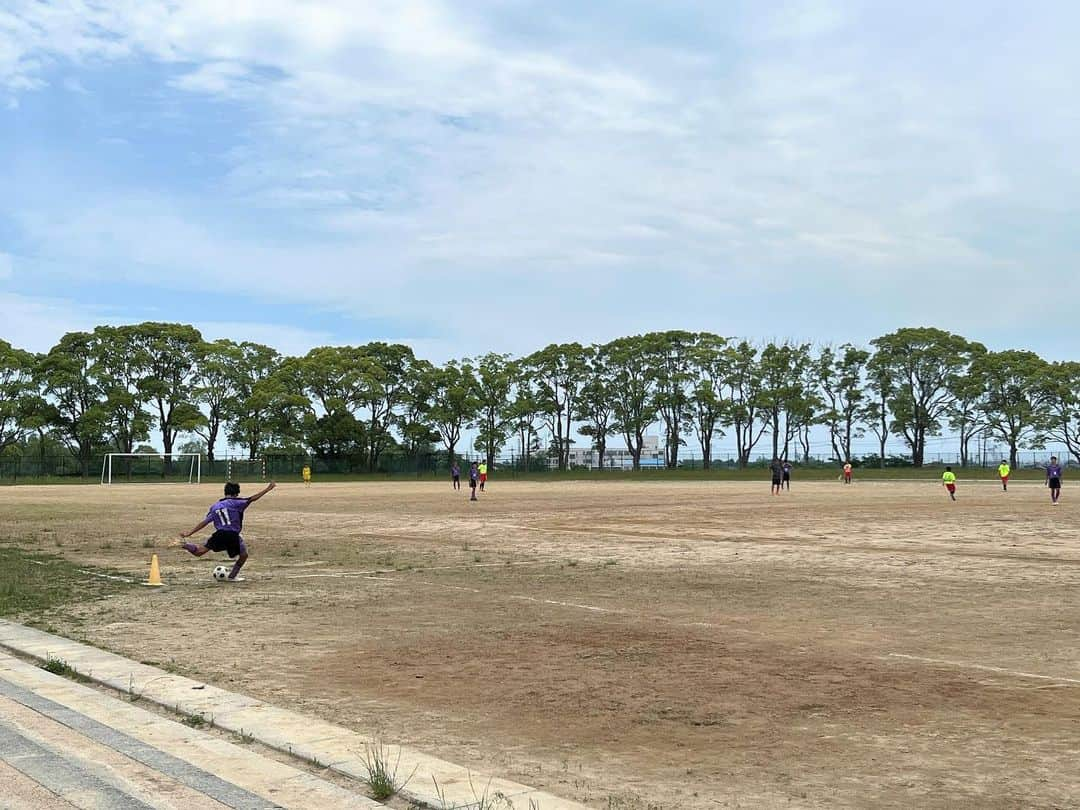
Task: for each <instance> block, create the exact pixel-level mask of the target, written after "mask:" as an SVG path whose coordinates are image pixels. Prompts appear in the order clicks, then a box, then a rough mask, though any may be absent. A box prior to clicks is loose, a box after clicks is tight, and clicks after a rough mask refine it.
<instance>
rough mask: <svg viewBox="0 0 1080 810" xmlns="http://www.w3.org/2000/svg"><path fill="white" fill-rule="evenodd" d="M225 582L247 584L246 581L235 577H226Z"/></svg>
mask: <svg viewBox="0 0 1080 810" xmlns="http://www.w3.org/2000/svg"><path fill="white" fill-rule="evenodd" d="M226 582H247V580H246V579H244V578H243V577H241V576H236V577H226Z"/></svg>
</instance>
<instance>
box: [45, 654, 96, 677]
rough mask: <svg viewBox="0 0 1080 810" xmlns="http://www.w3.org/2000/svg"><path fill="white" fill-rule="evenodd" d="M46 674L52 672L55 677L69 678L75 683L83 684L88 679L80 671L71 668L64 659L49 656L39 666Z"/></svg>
mask: <svg viewBox="0 0 1080 810" xmlns="http://www.w3.org/2000/svg"><path fill="white" fill-rule="evenodd" d="M38 666H40V667H41V668H42V669H43V670H45V671H46V672H51V673H52V674H53V675H59V676H60V677H61V678H69V679H71V680H73V681H79V682H80V683H83V682H85V681H86V678H85V677H83V676H82V675H80V674H79V671H78V670H77V669H75V667H73V666H71V664H69V663H68V662H67V661H65V660H64V659H63V658H54V657H53V656H51V655H49V656H47V657H46V658H45V660H44V661H42V662H41V663H40V664H38Z"/></svg>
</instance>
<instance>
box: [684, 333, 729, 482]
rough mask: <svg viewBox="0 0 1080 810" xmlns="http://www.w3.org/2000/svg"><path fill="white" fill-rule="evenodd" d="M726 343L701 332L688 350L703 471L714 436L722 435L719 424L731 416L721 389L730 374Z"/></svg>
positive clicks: (692, 409)
mask: <svg viewBox="0 0 1080 810" xmlns="http://www.w3.org/2000/svg"><path fill="white" fill-rule="evenodd" d="M727 346H728V341H727V338H723V337H720V336H719V335H713V334H710V333H708V332H702V333H701V334H699V335H698V336H697V340H696V341H695V342H694V345H693V347H692V348H691V350H690V373H691V379H692V383H691V384H692V391H691V395H690V418H691V422H692V424H693V427H694V433H695V434H696V436H697V440H698V444H699V445H700V446H701V464H702V467H704V468H705V469H706V470H708V469H710V468H711V467H712V443H713V439H715V438H717V437H718V436H723V430H722V429H721V426H722V425H723V424H725V422H726V421H728V420H730V418H731V417H730V408H731V403H730V401H729V400H728V399H725V397H724V392H723V388H724V385H725V380H727V379H728V378H729V377H730V374H731V370H730V368H729V367H728V363H729V361H730V359H731V355H730V354H729V353H728V352H727V351H726V350H727Z"/></svg>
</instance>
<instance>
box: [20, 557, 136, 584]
mask: <svg viewBox="0 0 1080 810" xmlns="http://www.w3.org/2000/svg"><path fill="white" fill-rule="evenodd" d="M30 562H31V563H33V564H34V565H45V563H43V562H42V561H41V560H30ZM76 570H77V571H78V572H79V573H80V574H86V575H87V576H88V577H97V578H98V579H111V580H113V581H114V582H127V583H130V584H134V583H135V582H137V581H138V580H134V579H132V578H131V577H118V576H115V575H114V574H102V573H99V572H97V571H87V570H86V569H85V568H78V569H76Z"/></svg>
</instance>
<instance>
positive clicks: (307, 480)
mask: <svg viewBox="0 0 1080 810" xmlns="http://www.w3.org/2000/svg"><path fill="white" fill-rule="evenodd" d="M300 475H302V476H303V477H304V486H305V487H310V486H311V467H309V466H308V465H307V464H305V465H304V469H302V470H301V471H300Z"/></svg>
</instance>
